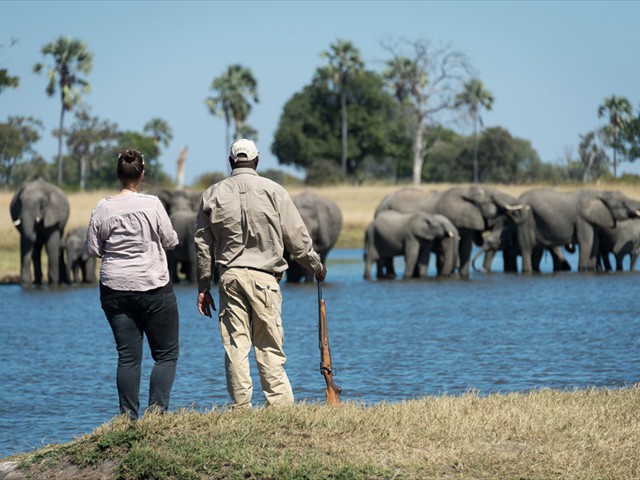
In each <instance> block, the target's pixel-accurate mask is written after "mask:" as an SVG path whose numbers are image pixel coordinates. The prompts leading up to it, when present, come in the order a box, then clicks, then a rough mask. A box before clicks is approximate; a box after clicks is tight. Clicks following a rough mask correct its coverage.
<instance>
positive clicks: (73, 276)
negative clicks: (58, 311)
mask: <svg viewBox="0 0 640 480" xmlns="http://www.w3.org/2000/svg"><path fill="white" fill-rule="evenodd" d="M86 238H87V228H86V227H78V228H74V229H73V230H71V231H70V232H67V234H66V235H65V236H64V240H63V242H62V248H63V250H64V253H65V255H66V257H67V258H66V262H65V263H66V267H67V278H68V280H69V282H71V283H80V282H83V283H95V282H96V259H95V258H94V257H90V256H89V255H87V254H86V252H85V251H84V248H83V247H84V242H85V239H86Z"/></svg>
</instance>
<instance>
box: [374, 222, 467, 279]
mask: <svg viewBox="0 0 640 480" xmlns="http://www.w3.org/2000/svg"><path fill="white" fill-rule="evenodd" d="M459 240H460V237H459V234H458V230H457V229H456V227H455V226H454V225H453V223H451V221H450V220H449V219H448V218H446V217H445V216H443V215H438V214H431V213H423V212H415V213H400V212H396V211H393V210H386V211H382V212H380V213H379V214H378V216H376V218H375V219H374V220H373V222H371V223H370V224H369V225H368V226H367V229H366V232H365V271H364V278H365V279H371V266H372V265H373V263H374V262H375V263H376V268H377V271H376V277H377V278H391V277H394V276H395V274H394V273H393V272H390V271H389V270H388V269H387V266H388V264H389V260H391V261H393V257H396V256H400V255H402V256H404V259H405V269H404V278H420V277H425V276H427V271H428V266H429V257H430V256H431V253H432V252H433V253H435V254H436V262H437V263H436V266H437V271H438V275H439V276H448V275H451V274H452V273H453V271H454V269H455V267H456V266H457V262H458V242H459Z"/></svg>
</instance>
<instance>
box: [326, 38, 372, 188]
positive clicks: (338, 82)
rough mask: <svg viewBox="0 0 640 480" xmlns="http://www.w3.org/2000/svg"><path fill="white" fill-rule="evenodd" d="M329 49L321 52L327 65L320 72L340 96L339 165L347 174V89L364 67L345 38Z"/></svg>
mask: <svg viewBox="0 0 640 480" xmlns="http://www.w3.org/2000/svg"><path fill="white" fill-rule="evenodd" d="M330 48H331V49H330V50H329V51H324V52H322V57H324V58H326V59H327V61H328V63H329V65H327V66H326V67H325V68H324V69H322V70H321V73H322V74H323V75H325V76H326V77H327V78H329V79H330V81H331V85H332V90H333V91H334V92H337V93H338V95H339V96H340V113H341V128H340V132H341V137H340V138H341V141H342V151H341V157H340V165H341V168H342V174H343V175H347V133H348V124H347V89H348V88H349V83H350V81H351V78H352V77H353V76H355V75H358V73H359V72H361V71H362V69H363V68H364V63H362V60H361V59H360V52H359V50H358V49H357V48H355V47H354V45H353V43H351V42H349V41H347V40H337V41H336V42H334V43H332V44H331V46H330Z"/></svg>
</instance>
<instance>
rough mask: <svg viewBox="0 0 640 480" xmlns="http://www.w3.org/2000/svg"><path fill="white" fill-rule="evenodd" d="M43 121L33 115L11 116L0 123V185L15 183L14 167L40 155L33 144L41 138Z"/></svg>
mask: <svg viewBox="0 0 640 480" xmlns="http://www.w3.org/2000/svg"><path fill="white" fill-rule="evenodd" d="M42 128H43V126H42V122H41V121H40V120H37V119H35V118H33V117H15V116H11V117H9V118H8V119H7V122H6V123H0V185H2V186H10V185H14V181H13V180H14V178H13V172H14V168H15V167H16V166H17V165H19V164H22V163H27V162H30V161H32V160H34V159H36V158H37V157H39V156H38V155H37V153H36V151H35V150H34V149H33V145H34V144H35V143H37V142H38V140H40V132H41V131H42Z"/></svg>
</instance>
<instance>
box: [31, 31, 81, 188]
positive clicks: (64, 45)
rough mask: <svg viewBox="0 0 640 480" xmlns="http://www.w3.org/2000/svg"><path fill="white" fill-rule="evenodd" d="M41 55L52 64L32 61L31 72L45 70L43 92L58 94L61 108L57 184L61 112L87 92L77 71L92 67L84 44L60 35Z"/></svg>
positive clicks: (60, 149) (60, 179) (60, 181)
mask: <svg viewBox="0 0 640 480" xmlns="http://www.w3.org/2000/svg"><path fill="white" fill-rule="evenodd" d="M42 54H43V55H44V56H51V57H52V59H53V64H52V65H44V64H42V63H36V64H35V65H34V66H33V71H34V72H35V73H41V72H42V71H43V70H45V69H46V70H47V79H48V83H47V89H46V92H47V95H49V96H50V97H51V96H53V95H54V94H55V93H56V91H58V92H59V94H60V101H61V109H60V122H59V127H58V134H59V137H58V185H61V184H62V171H63V170H62V139H63V138H62V137H63V132H64V114H65V112H67V111H70V110H71V109H72V108H73V107H74V106H75V105H76V104H78V103H79V102H80V99H81V96H82V94H83V93H88V92H89V90H90V85H89V82H88V81H87V80H85V79H84V78H81V77H80V74H85V75H88V74H89V72H90V71H91V68H92V62H93V55H92V54H91V52H89V50H87V45H86V44H85V43H84V42H82V41H80V40H76V39H72V38H71V37H65V36H60V37H58V38H57V39H56V40H54V41H53V42H51V43H48V44H46V45H45V46H44V47H42Z"/></svg>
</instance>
